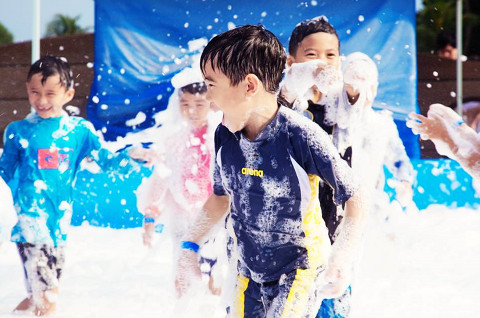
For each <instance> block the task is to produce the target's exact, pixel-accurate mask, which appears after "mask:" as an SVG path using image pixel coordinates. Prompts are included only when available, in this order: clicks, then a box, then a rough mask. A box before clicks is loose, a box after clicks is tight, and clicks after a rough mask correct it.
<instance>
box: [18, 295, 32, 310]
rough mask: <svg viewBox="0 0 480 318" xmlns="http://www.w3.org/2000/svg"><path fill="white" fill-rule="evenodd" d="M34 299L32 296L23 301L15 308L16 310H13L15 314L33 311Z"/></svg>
mask: <svg viewBox="0 0 480 318" xmlns="http://www.w3.org/2000/svg"><path fill="white" fill-rule="evenodd" d="M33 307H34V306H33V299H32V297H31V296H29V297H27V298H25V299H24V300H22V301H21V302H20V303H19V304H18V305H17V307H15V309H14V310H13V312H15V311H33Z"/></svg>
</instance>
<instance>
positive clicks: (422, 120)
mask: <svg viewBox="0 0 480 318" xmlns="http://www.w3.org/2000/svg"><path fill="white" fill-rule="evenodd" d="M410 117H411V118H412V119H413V120H410V121H409V122H408V123H407V124H408V126H409V127H410V128H412V131H413V132H414V133H415V134H418V135H420V138H422V139H424V140H426V139H430V140H432V142H433V143H434V144H435V148H436V149H437V151H438V153H439V154H441V155H445V156H447V157H449V158H451V159H454V160H456V161H458V162H459V163H460V165H461V166H462V167H463V168H464V169H465V170H466V171H467V172H468V173H469V174H470V175H471V176H472V177H473V178H475V179H478V180H480V169H479V167H478V162H480V136H479V135H478V134H477V132H476V131H475V130H473V129H472V128H470V127H469V126H468V125H466V124H465V123H464V122H463V120H462V118H461V117H460V116H459V115H458V114H457V113H456V112H455V111H453V110H452V109H450V108H449V107H446V106H444V105H441V104H433V105H430V109H429V111H428V115H427V117H424V116H422V115H418V114H410Z"/></svg>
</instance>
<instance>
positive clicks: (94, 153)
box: [81, 120, 140, 174]
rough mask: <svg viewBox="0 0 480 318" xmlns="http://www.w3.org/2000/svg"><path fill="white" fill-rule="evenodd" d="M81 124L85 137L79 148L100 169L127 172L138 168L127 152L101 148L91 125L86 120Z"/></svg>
mask: <svg viewBox="0 0 480 318" xmlns="http://www.w3.org/2000/svg"><path fill="white" fill-rule="evenodd" d="M83 125H84V127H85V139H84V142H83V144H82V149H81V153H82V154H83V157H85V156H90V157H91V158H92V159H93V160H94V161H95V162H96V163H97V164H98V165H99V167H100V168H101V169H102V171H104V172H107V173H111V172H118V173H121V174H129V173H130V172H132V171H134V170H138V169H139V168H140V164H137V163H135V162H134V161H133V160H132V159H131V158H130V157H129V156H128V154H126V153H124V152H116V153H112V152H110V151H109V150H108V149H105V148H102V145H101V143H100V140H99V138H98V136H97V135H96V134H95V130H94V128H93V125H92V124H91V123H90V122H88V121H86V120H84V121H83Z"/></svg>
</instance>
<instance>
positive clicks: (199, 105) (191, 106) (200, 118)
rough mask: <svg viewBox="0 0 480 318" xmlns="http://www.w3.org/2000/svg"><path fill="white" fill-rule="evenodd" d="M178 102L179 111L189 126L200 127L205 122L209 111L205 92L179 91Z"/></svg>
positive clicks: (208, 102)
mask: <svg viewBox="0 0 480 318" xmlns="http://www.w3.org/2000/svg"><path fill="white" fill-rule="evenodd" d="M179 102H180V113H181V114H182V117H183V118H184V119H186V120H187V121H188V123H189V124H190V125H191V126H193V127H195V128H200V127H202V126H204V125H206V124H207V116H208V112H209V111H210V101H209V100H208V99H207V94H200V93H195V94H191V93H188V92H183V93H180V96H179Z"/></svg>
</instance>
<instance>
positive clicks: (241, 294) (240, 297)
mask: <svg viewBox="0 0 480 318" xmlns="http://www.w3.org/2000/svg"><path fill="white" fill-rule="evenodd" d="M249 281H250V279H249V278H247V277H245V276H243V275H238V276H237V287H236V288H235V301H234V304H233V310H232V314H233V317H235V318H243V317H244V316H245V291H246V290H247V287H248V283H249Z"/></svg>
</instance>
